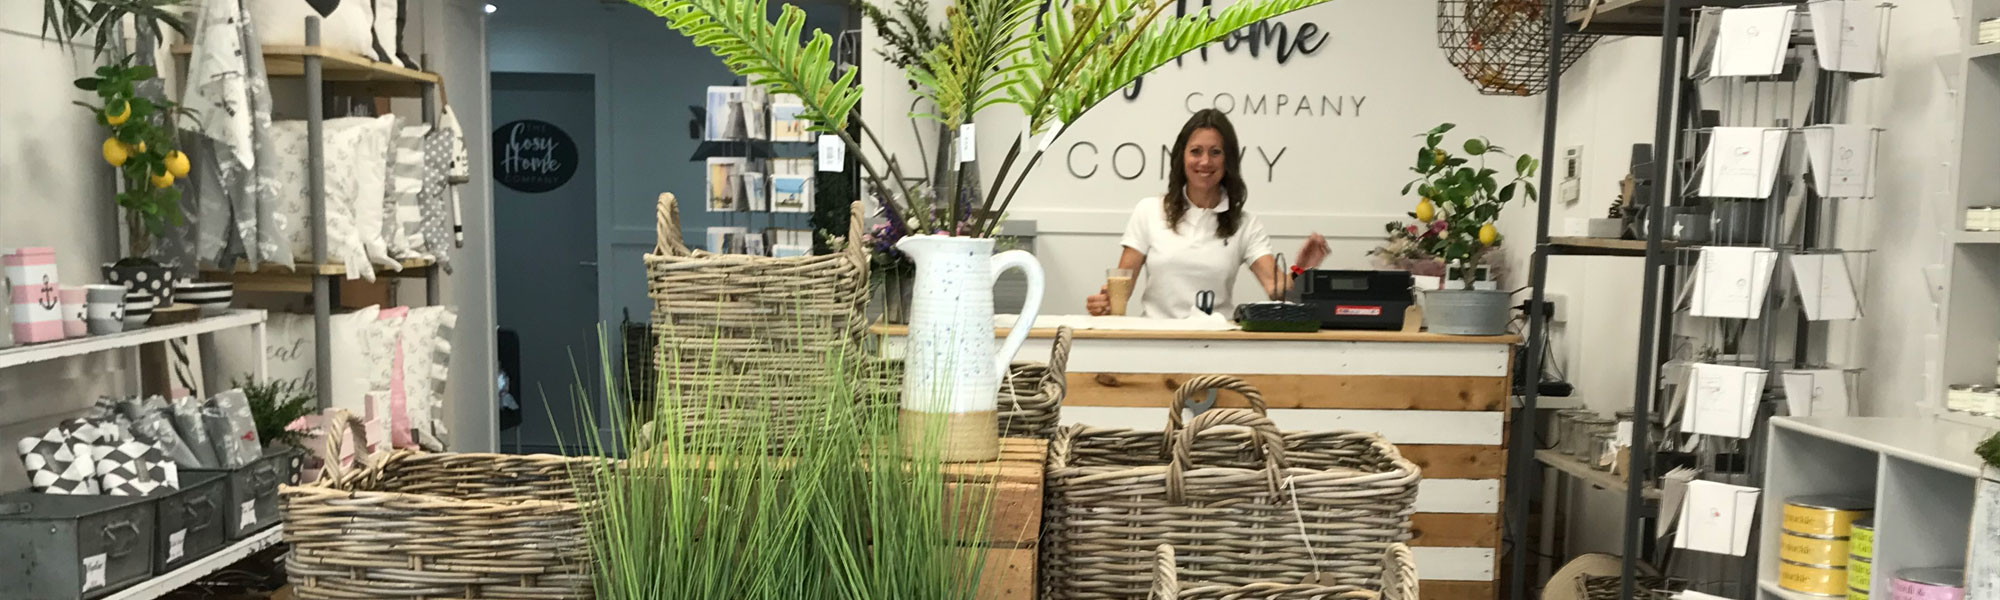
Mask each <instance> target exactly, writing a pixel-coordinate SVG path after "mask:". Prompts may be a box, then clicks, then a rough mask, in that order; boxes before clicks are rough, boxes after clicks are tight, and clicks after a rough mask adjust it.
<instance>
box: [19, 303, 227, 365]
mask: <svg viewBox="0 0 2000 600" xmlns="http://www.w3.org/2000/svg"><path fill="white" fill-rule="evenodd" d="M264 318H265V313H264V311H261V310H240V309H239V310H231V311H229V312H226V313H223V314H220V315H217V316H213V317H208V318H205V319H201V320H198V321H195V322H192V323H181V324H178V325H156V326H152V327H142V328H139V329H134V330H131V331H126V332H123V333H112V334H106V335H93V336H89V337H81V338H74V339H67V340H62V341H59V342H48V343H43V344H30V345H25V346H15V347H12V348H8V349H6V350H0V369H4V368H7V367H17V366H21V365H26V364H34V363H38V362H44V361H51V360H55V359H58V358H68V357H71V356H83V355H85V354H94V353H97V352H103V351H106V350H117V349H121V348H131V347H135V346H143V345H146V344H152V343H156V342H164V341H167V340H171V339H178V338H184V337H187V336H191V335H201V334H204V333H214V332H217V331H222V330H224V329H235V328H237V327H249V326H251V325H256V324H258V323H263V322H264Z"/></svg>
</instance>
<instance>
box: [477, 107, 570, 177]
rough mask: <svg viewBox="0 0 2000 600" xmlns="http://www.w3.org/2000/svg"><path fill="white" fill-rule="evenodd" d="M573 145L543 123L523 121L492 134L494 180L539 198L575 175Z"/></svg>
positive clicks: (559, 131) (558, 131) (559, 130)
mask: <svg viewBox="0 0 2000 600" xmlns="http://www.w3.org/2000/svg"><path fill="white" fill-rule="evenodd" d="M576 157H577V152H576V142H575V141H572V140H570V139H569V134H567V133H563V130H561V129H558V128H556V126H555V125H552V124H550V123H548V122H546V121H536V120H533V119H523V120H520V121H515V122H512V123H508V124H506V125H501V126H500V128H498V129H495V130H493V178H494V179H496V180H498V181H499V182H500V185H504V186H507V187H508V188H512V189H514V190H516V191H521V192H527V193H530V194H540V193H543V192H547V191H550V190H554V189H556V188H559V187H562V185H563V184H565V183H569V178H570V177H572V176H575V175H576V161H577V158H576Z"/></svg>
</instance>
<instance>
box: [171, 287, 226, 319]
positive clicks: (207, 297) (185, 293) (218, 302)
mask: <svg viewBox="0 0 2000 600" xmlns="http://www.w3.org/2000/svg"><path fill="white" fill-rule="evenodd" d="M235 297H236V290H235V286H233V285H231V284H230V283H229V282H227V281H183V282H180V283H176V284H174V302H177V303H181V304H192V305H194V307H195V308H197V309H200V310H201V316H204V317H213V316H216V315H219V314H222V313H224V312H226V311H228V310H229V302H230V301H231V300H234V299H235Z"/></svg>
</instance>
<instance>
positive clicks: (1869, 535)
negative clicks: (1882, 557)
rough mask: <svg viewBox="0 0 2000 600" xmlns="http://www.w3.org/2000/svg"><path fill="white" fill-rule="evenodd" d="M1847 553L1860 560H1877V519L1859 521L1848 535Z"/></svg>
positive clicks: (1855, 522)
mask: <svg viewBox="0 0 2000 600" xmlns="http://www.w3.org/2000/svg"><path fill="white" fill-rule="evenodd" d="M1847 553H1848V554H1849V555H1851V556H1853V557H1854V558H1856V559H1859V560H1875V519H1872V518H1871V519H1857V520H1855V521H1854V525H1853V527H1852V528H1850V529H1849V530H1848V533H1847Z"/></svg>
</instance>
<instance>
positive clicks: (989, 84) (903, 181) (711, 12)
mask: <svg viewBox="0 0 2000 600" xmlns="http://www.w3.org/2000/svg"><path fill="white" fill-rule="evenodd" d="M1326 1H1327V0H1242V1H1240V2H1236V3H1234V4H1231V5H1230V6H1228V7H1226V8H1222V9H1218V10H1215V11H1213V12H1212V13H1211V12H1197V13H1191V14H1186V15H1180V16H1170V15H1169V14H1168V12H1167V11H1169V10H1172V7H1174V6H1175V3H1172V2H1160V1H1158V0H1073V1H1071V2H1069V3H1067V5H1066V6H1062V7H1061V8H1056V9H1051V10H1044V7H1045V4H1046V3H1045V2H1044V1H1043V0H961V1H959V2H957V3H954V4H952V5H951V6H949V7H948V8H947V9H946V15H945V25H944V31H943V32H942V34H941V36H942V39H943V40H944V43H943V45H941V46H937V47H935V48H930V49H929V50H927V51H925V52H924V53H923V55H922V57H921V60H918V61H914V62H913V64H911V65H909V66H908V67H906V72H905V75H906V76H907V79H908V80H909V81H912V82H915V83H916V88H917V93H918V96H919V97H920V98H922V99H924V100H927V101H929V104H930V105H931V108H932V110H931V112H929V113H925V114H923V115H919V116H921V117H923V118H927V119H931V120H934V121H936V122H938V123H939V124H940V125H942V126H943V128H944V130H945V131H946V132H947V136H946V137H947V138H948V139H945V140H941V141H940V144H941V145H942V146H943V147H946V148H951V147H956V146H957V143H958V138H959V137H960V135H961V133H960V132H961V129H960V127H961V126H962V125H966V124H970V123H972V122H973V115H974V114H977V113H978V112H980V111H982V110H985V109H989V108H995V107H999V106H1002V105H1012V106H1014V107H1017V108H1019V109H1020V111H1021V114H1022V116H1023V117H1024V120H1025V122H1026V123H1027V128H1026V131H1024V132H1022V133H1023V135H1021V136H1018V137H1016V138H1015V139H1014V141H1013V143H1012V146H1011V147H1010V148H1009V149H1008V151H1007V153H1006V155H1005V156H1004V157H1003V158H1002V159H1001V160H1000V162H999V168H998V169H997V171H996V172H995V174H994V177H993V179H992V183H991V185H990V186H988V187H987V189H986V190H985V191H984V192H975V193H973V194H946V195H945V196H944V197H947V198H953V199H954V201H950V202H941V203H938V202H930V201H928V200H927V199H928V198H931V197H932V195H931V194H928V193H926V192H925V190H926V189H927V188H930V189H942V190H958V189H960V188H961V185H960V182H959V181H958V177H959V174H958V171H957V170H948V171H947V172H946V173H945V174H944V177H943V181H931V182H928V183H926V184H925V185H924V186H923V187H920V186H917V185H912V184H911V183H910V181H909V178H908V177H906V176H905V170H904V167H903V166H902V165H901V164H900V163H899V162H898V160H897V159H896V157H895V156H891V155H890V154H889V153H888V152H887V151H886V150H883V147H882V144H881V142H880V140H879V138H878V137H877V136H876V135H875V133H874V132H873V131H872V130H871V129H870V128H869V127H868V126H867V124H866V123H864V122H862V120H861V119H860V118H859V117H858V116H857V115H855V114H853V113H854V107H855V105H857V104H859V103H860V101H861V87H860V86H859V85H858V84H857V83H856V76H857V73H856V72H855V71H854V70H851V69H843V70H836V65H835V62H834V57H833V56H832V54H831V51H832V49H833V39H832V37H831V36H828V35H827V34H826V33H825V32H823V31H813V32H811V33H810V34H807V33H806V32H805V30H804V27H805V22H806V14H805V11H804V10H803V9H800V8H798V7H797V6H795V5H792V4H785V5H784V6H782V7H781V9H780V10H779V11H778V17H777V19H775V20H772V19H770V18H769V17H768V15H769V14H770V13H769V12H768V9H769V5H768V2H767V0H631V2H632V3H633V4H636V5H638V6H640V7H643V8H646V9H648V10H650V11H652V12H653V13H654V14H655V15H658V16H660V17H663V18H665V19H666V20H667V21H668V25H669V26H670V27H672V28H673V29H675V30H677V31H680V32H681V33H682V34H684V35H686V36H687V37H688V38H689V39H690V40H692V41H693V42H694V43H695V44H696V45H698V46H702V47H705V48H708V49H709V50H711V51H713V52H715V54H716V55H717V56H719V57H721V58H722V60H723V63H724V64H726V65H727V66H728V67H729V68H730V69H731V70H732V71H735V72H736V73H738V74H740V75H744V76H747V77H749V78H750V79H751V80H752V81H751V83H753V84H756V85H762V86H765V87H766V88H768V89H769V90H770V91H771V92H772V93H775V94H790V95H794V96H797V97H798V98H799V99H800V102H801V103H802V104H804V105H805V111H804V112H802V113H801V114H800V118H802V119H804V120H806V121H808V122H810V123H812V130H813V131H816V132H819V133H821V134H824V135H834V136H838V137H839V138H840V140H841V142H842V143H844V144H845V145H846V146H847V149H848V151H847V154H848V155H849V156H851V157H856V158H858V159H859V160H857V161H856V162H857V164H858V165H859V167H860V169H861V171H862V173H863V177H864V178H865V179H866V181H867V182H868V188H869V189H868V191H869V192H870V193H872V194H874V196H875V198H876V200H877V201H878V203H879V204H880V205H881V206H882V211H883V216H884V217H885V218H887V219H889V220H892V221H902V222H903V223H904V225H903V226H902V228H903V229H904V230H906V231H926V232H938V231H942V232H948V233H953V234H958V235H965V236H970V237H990V236H992V235H993V233H994V230H995V228H997V227H998V225H999V223H1000V220H1001V216H1002V215H1004V214H1005V213H1006V212H1007V207H1008V205H1010V204H1011V203H1012V202H1013V198H1014V195H1015V194H1016V193H1018V192H1019V191H1020V188H1021V184H1022V183H1023V181H1024V180H1025V179H1026V177H1027V175H1028V173H1030V172H1032V171H1033V170H1034V168H1035V166H1036V165H1037V164H1039V163H1040V162H1041V159H1042V157H1043V154H1044V153H1045V152H1046V148H1048V147H1049V142H1052V141H1053V140H1054V139H1055V138H1056V137H1058V136H1060V135H1061V134H1062V132H1063V131H1064V130H1065V129H1066V127H1067V125H1066V124H1069V123H1074V122H1076V120H1077V119H1078V118H1080V117H1082V116H1083V115H1084V113H1086V112H1088V111H1089V110H1090V109H1091V108H1092V107H1095V106H1096V105H1097V104H1098V103H1100V102H1102V101H1104V100H1105V99H1107V98H1109V97H1111V96H1112V95H1113V94H1116V93H1118V91H1119V90H1121V89H1123V88H1124V87H1125V86H1126V85H1128V84H1130V83H1131V82H1132V81H1133V80H1135V79H1138V78H1139V77H1140V76H1143V75H1145V74H1146V73H1147V72H1150V71H1152V70H1153V69H1156V68H1158V67H1160V66H1161V65H1164V64H1166V63H1167V62H1169V61H1172V60H1174V59H1175V58H1176V57H1179V56H1181V55H1183V54H1186V53H1188V52H1191V51H1194V50H1195V49H1198V48H1201V47H1202V46H1206V45H1208V44H1209V43H1212V42H1215V41H1217V40H1220V39H1222V38H1224V37H1226V36H1228V35H1229V34H1231V33H1233V32H1235V31H1237V30H1240V29H1242V28H1244V27H1246V26H1249V25H1251V24H1253V23H1256V22H1258V21H1262V20H1265V19H1269V18H1272V17H1276V16H1280V15H1283V14H1285V13H1289V12H1292V11H1296V10H1299V9H1302V8H1306V7H1308V6H1313V5H1316V4H1320V3H1322V2H1326ZM864 143H865V146H864ZM864 148H865V149H867V150H872V151H873V152H874V155H873V156H870V155H869V154H868V153H867V152H865V151H864ZM1024 160H1025V162H1023V161H1024ZM1017 167H1018V168H1017ZM1003 191H1004V193H1003ZM965 225H969V227H963V231H964V233H962V234H960V233H958V232H959V231H960V230H961V227H962V226H965Z"/></svg>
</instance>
